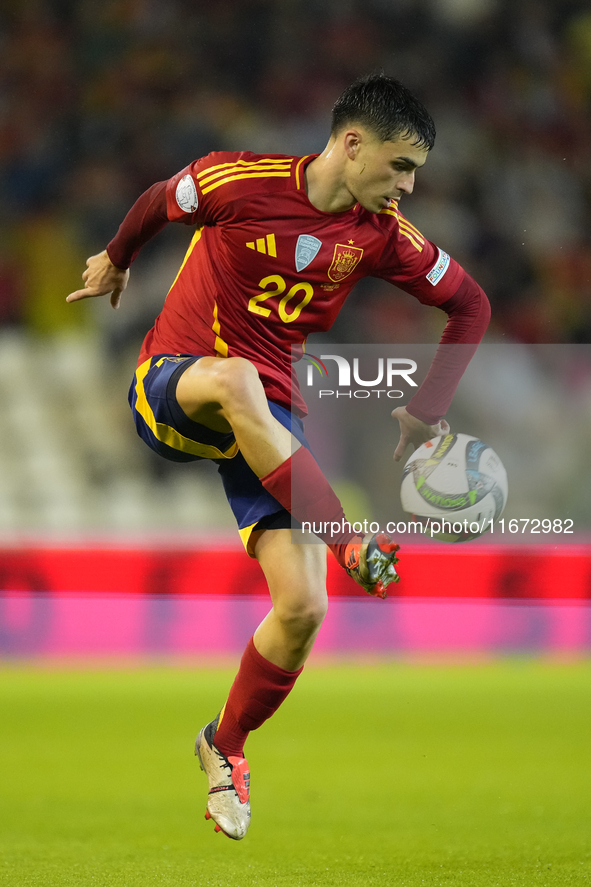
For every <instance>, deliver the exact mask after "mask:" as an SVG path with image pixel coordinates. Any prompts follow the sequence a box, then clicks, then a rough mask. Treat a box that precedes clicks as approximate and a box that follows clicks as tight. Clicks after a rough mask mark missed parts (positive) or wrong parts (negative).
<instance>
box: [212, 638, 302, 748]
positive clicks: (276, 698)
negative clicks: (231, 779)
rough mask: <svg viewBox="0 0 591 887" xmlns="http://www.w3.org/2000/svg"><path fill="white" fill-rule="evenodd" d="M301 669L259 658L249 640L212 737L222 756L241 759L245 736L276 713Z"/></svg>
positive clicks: (252, 643)
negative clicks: (295, 669)
mask: <svg viewBox="0 0 591 887" xmlns="http://www.w3.org/2000/svg"><path fill="white" fill-rule="evenodd" d="M302 669H303V666H302V668H299V669H298V670H297V671H286V670H285V669H284V668H279V666H278V665H274V664H273V663H272V662H269V660H268V659H265V658H264V657H263V656H261V654H260V653H259V651H258V650H257V649H256V647H255V645H254V642H253V639H252V638H251V639H250V640H249V642H248V644H247V645H246V650H245V651H244V654H243V656H242V660H241V662H240V668H239V669H238V674H237V675H236V678H235V680H234V683H233V684H232V687H231V689H230V695H229V696H228V701H227V702H226V705H225V707H224V710H223V715H222V719H221V721H220V724H219V726H218V729H217V731H216V734H215V737H214V743H215V745H216V746H217V748H218V749H219V750H220V751H221V752H222V754H224V755H226V757H229V756H230V755H236V756H237V757H240V758H242V757H244V743H245V742H246V737H247V736H248V734H249V733H250V731H251V730H256V729H257V727H260V726H261V724H263V723H264V722H265V721H266V720H267V718H270V717H271V715H272V714H274V712H276V711H277V709H278V708H279V706H280V705H281V703H282V702H283V700H284V699H285V697H286V696H287V695H288V694H289V692H290V691H291V689H292V688H293V685H294V684H295V682H296V679H297V677H298V675H300V674H301V672H302Z"/></svg>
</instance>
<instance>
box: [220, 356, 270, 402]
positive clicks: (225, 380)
mask: <svg viewBox="0 0 591 887" xmlns="http://www.w3.org/2000/svg"><path fill="white" fill-rule="evenodd" d="M215 384H216V388H217V397H218V401H219V403H221V404H222V406H223V407H224V409H226V410H229V411H231V410H232V409H235V408H243V407H244V406H245V405H247V404H250V402H251V401H252V400H253V399H255V398H256V397H257V396H260V394H261V392H263V385H262V382H261V380H260V377H259V373H258V370H257V368H256V367H255V365H254V364H253V363H252V362H251V361H250V360H246V358H244V357H228V358H227V359H226V360H223V361H220V363H219V365H218V366H216V372H215Z"/></svg>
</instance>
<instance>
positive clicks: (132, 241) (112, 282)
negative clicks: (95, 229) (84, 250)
mask: <svg viewBox="0 0 591 887" xmlns="http://www.w3.org/2000/svg"><path fill="white" fill-rule="evenodd" d="M166 185H167V183H166V182H157V184H155V185H152V187H151V188H149V189H148V190H147V191H145V192H144V193H143V194H142V195H141V197H139V198H138V200H136V202H135V203H134V205H133V206H132V208H131V209H130V210H129V212H128V213H127V215H126V216H125V218H124V220H123V222H122V223H121V226H120V227H119V231H118V232H117V234H116V235H115V237H114V238H113V240H112V241H111V242H110V243H109V245H108V246H107V248H106V249H105V250H103V251H102V252H101V253H98V254H97V255H96V256H91V257H90V258H89V259H87V261H86V265H87V268H86V271H85V272H84V274H83V275H82V279H83V281H84V289H81V290H76V292H74V293H70V295H69V296H68V297H67V299H66V302H77V301H78V300H79V299H88V298H91V297H94V296H106V295H109V293H110V294H111V305H112V306H113V308H118V307H119V303H120V301H121V293H122V292H123V290H124V289H125V287H126V286H127V281H128V280H129V267H130V265H131V263H132V262H133V260H134V259H135V258H136V256H137V254H138V253H139V251H140V249H141V248H142V246H143V245H144V244H145V243H147V242H148V240H150V239H151V238H152V237H154V236H155V235H156V234H158V232H159V231H161V230H162V229H163V228H164V226H165V225H166V224H167V223H168V215H167V210H166Z"/></svg>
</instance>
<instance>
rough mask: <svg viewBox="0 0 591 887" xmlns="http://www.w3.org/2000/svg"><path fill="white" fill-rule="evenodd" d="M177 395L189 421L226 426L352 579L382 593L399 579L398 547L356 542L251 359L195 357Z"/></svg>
mask: <svg viewBox="0 0 591 887" xmlns="http://www.w3.org/2000/svg"><path fill="white" fill-rule="evenodd" d="M176 399H177V402H178V404H179V406H180V407H181V409H182V410H183V411H184V413H185V414H186V415H187V416H188V417H189V418H190V419H191V420H192V421H194V422H198V423H199V424H201V425H205V426H207V427H209V428H212V429H214V430H216V431H229V430H232V432H233V433H234V436H235V438H236V442H237V443H238V446H239V448H240V451H241V453H242V455H243V456H244V459H245V460H246V462H247V464H248V465H249V466H250V468H251V469H252V471H254V473H255V474H256V475H257V477H259V478H260V480H261V483H262V484H263V486H264V487H265V489H267V490H268V491H269V492H270V493H271V494H272V496H273V497H274V498H275V499H276V500H277V501H278V502H279V503H280V504H281V505H282V506H283V507H284V508H285V509H286V510H287V511H289V513H290V514H292V515H293V516H294V517H295V518H296V520H298V521H300V522H301V523H304V522H306V523H308V524H309V525H310V526H311V527H312V526H314V532H315V533H316V535H318V536H319V537H320V538H321V539H322V540H323V541H324V542H326V543H327V545H328V546H329V547H330V549H331V551H332V552H333V554H334V555H335V557H336V559H337V561H338V562H339V564H340V565H341V566H342V567H344V568H345V569H346V570H347V571H348V572H349V574H350V575H351V576H352V577H353V578H354V579H355V581H356V582H358V583H359V584H360V585H362V587H363V588H364V589H365V590H366V591H368V592H369V593H370V594H378V595H380V596H382V597H385V588H386V586H387V585H388V584H389V583H390V582H392V581H397V579H398V576H397V575H396V571H395V570H394V566H393V565H394V563H396V557H395V552H396V551H397V549H398V546H397V545H394V543H393V542H392V540H391V539H390V537H389V536H386V535H385V534H381V535H380V536H378V537H375V536H374V537H372V538H366V539H361V538H360V537H359V536H358V534H356V533H355V532H354V531H353V530H352V528H351V525H350V524H349V523H348V521H347V520H346V518H345V514H344V511H343V508H342V506H341V503H340V501H339V499H338V497H337V496H336V494H335V493H334V491H333V489H332V487H331V486H330V484H329V483H328V481H327V480H326V478H325V477H324V474H323V473H322V471H321V469H320V467H319V466H318V463H317V462H316V460H315V459H314V457H313V456H312V454H311V453H310V451H309V450H308V449H307V448H306V447H301V446H300V445H299V442H298V441H297V440H296V439H294V438H293V437H292V435H291V433H290V431H289V430H288V429H287V428H286V427H285V426H284V425H282V424H281V422H279V421H278V420H277V419H276V418H275V416H273V415H272V413H271V411H270V409H269V404H268V401H267V397H266V394H265V390H264V388H263V385H262V383H261V380H260V378H259V374H258V372H257V369H256V367H255V366H254V364H253V363H251V362H250V361H248V360H246V359H244V358H240V357H230V358H215V357H202V358H201V359H200V360H198V361H196V362H195V363H192V364H191V365H190V366H188V368H187V369H186V371H185V372H183V374H182V375H181V376H180V378H179V380H178V382H177V387H176ZM318 528H320V529H318Z"/></svg>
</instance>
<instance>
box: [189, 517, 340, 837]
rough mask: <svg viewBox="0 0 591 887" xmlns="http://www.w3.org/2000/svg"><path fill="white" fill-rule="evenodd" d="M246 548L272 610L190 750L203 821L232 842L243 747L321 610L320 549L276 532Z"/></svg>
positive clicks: (244, 821) (289, 684)
mask: <svg viewBox="0 0 591 887" xmlns="http://www.w3.org/2000/svg"><path fill="white" fill-rule="evenodd" d="M254 550H255V554H256V557H257V559H258V561H259V563H260V565H261V567H262V569H263V572H264V574H265V578H266V580H267V583H268V586H269V591H270V593H271V599H272V603H273V607H272V609H271V611H270V612H269V613H268V614H267V616H266V617H265V619H264V620H263V621H262V623H261V624H260V625H259V627H258V628H257V630H256V631H255V633H254V636H253V637H252V638H251V639H250V641H249V642H248V644H247V647H246V650H245V652H244V655H243V656H242V660H241V662H240V668H239V670H238V674H237V675H236V678H235V680H234V683H233V684H232V687H231V690H230V693H229V696H228V699H227V702H226V704H225V705H224V708H223V709H222V712H221V713H220V715H219V716H218V717H217V718H216V719H215V720H214V721H212V722H211V723H210V724H208V725H207V726H206V727H204V729H203V730H202V731H201V732H200V734H199V736H198V738H197V744H196V751H197V754H198V755H199V760H200V762H201V766H202V767H203V769H204V770H205V771H206V773H207V776H208V779H209V784H210V792H209V798H208V804H207V813H206V817H207V818H212V819H214V821H215V822H216V831H219V830H221V831H223V832H224V833H225V834H227V835H228V836H229V837H231V838H234V839H235V840H240V839H241V838H243V837H244V835H245V834H246V831H247V829H248V826H249V823H250V803H249V787H250V772H249V768H248V764H247V762H246V759H245V758H244V743H245V741H246V738H247V737H248V734H249V733H250V731H251V730H256V729H257V728H258V727H260V726H261V725H262V724H263V723H264V722H265V721H266V720H267V719H268V718H270V717H271V715H273V714H274V712H275V711H276V710H277V709H278V708H279V706H280V705H281V703H282V702H283V701H284V699H285V698H286V696H287V695H288V694H289V692H290V691H291V689H292V688H293V686H294V684H295V682H296V680H297V678H298V676H299V675H300V673H301V670H302V667H303V665H304V662H305V661H306V659H307V657H308V655H309V653H310V650H311V649H312V645H313V643H314V640H315V638H316V635H317V634H318V631H319V629H320V626H321V624H322V620H323V619H324V616H325V614H326V608H327V594H326V549H325V548H324V546H320V545H313V544H312V545H293V544H292V543H291V533H290V531H289V530H284V529H283V530H268V531H265V532H264V533H262V534H261V535H260V536H259V539H258V540H257V542H256V544H255V549H254Z"/></svg>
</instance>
